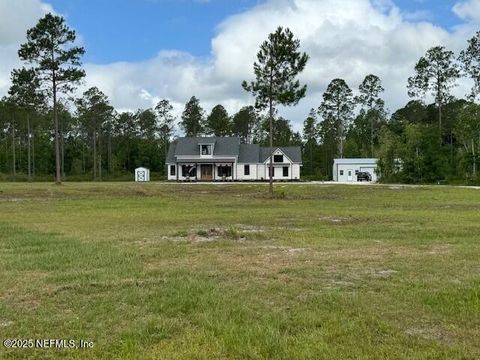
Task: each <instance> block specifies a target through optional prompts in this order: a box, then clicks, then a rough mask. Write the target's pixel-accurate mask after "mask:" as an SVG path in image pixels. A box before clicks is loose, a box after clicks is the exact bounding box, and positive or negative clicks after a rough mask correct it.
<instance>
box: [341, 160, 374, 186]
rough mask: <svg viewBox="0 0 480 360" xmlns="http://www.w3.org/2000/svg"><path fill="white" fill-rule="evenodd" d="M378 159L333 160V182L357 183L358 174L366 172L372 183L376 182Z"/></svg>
mask: <svg viewBox="0 0 480 360" xmlns="http://www.w3.org/2000/svg"><path fill="white" fill-rule="evenodd" d="M377 162H378V159H335V160H334V161H333V181H338V182H357V181H358V179H357V175H358V173H359V172H367V173H369V174H370V175H371V177H372V182H376V181H377Z"/></svg>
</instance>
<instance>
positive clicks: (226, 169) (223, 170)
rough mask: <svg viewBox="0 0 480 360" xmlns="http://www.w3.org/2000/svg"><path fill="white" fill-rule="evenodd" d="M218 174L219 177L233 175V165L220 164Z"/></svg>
mask: <svg viewBox="0 0 480 360" xmlns="http://www.w3.org/2000/svg"><path fill="white" fill-rule="evenodd" d="M218 176H219V177H224V176H225V177H230V176H232V167H231V166H228V165H226V166H219V167H218Z"/></svg>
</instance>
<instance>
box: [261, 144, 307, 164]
mask: <svg viewBox="0 0 480 360" xmlns="http://www.w3.org/2000/svg"><path fill="white" fill-rule="evenodd" d="M277 149H280V150H282V151H283V153H284V154H285V155H286V156H287V157H288V158H289V159H290V160H292V162H294V163H301V162H302V149H301V148H300V146H288V147H273V151H275V150H277ZM269 155H270V148H269V147H262V148H261V149H260V162H262V163H263V162H265V161H266V160H267V159H268V157H269Z"/></svg>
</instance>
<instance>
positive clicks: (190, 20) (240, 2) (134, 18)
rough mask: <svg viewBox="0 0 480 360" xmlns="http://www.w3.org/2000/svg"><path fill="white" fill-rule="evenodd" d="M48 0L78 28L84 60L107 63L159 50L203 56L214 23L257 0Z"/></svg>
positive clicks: (138, 57) (253, 3)
mask: <svg viewBox="0 0 480 360" xmlns="http://www.w3.org/2000/svg"><path fill="white" fill-rule="evenodd" d="M48 2H49V3H50V4H52V5H53V7H54V9H55V10H56V11H58V12H59V13H61V14H63V15H65V16H66V18H67V21H68V23H69V24H70V25H71V26H73V27H75V28H76V29H77V30H78V32H79V33H81V35H82V37H83V38H84V41H85V46H86V48H87V49H88V51H87V54H86V57H85V61H88V62H95V63H109V62H113V61H138V60H143V59H148V58H151V57H153V56H154V55H155V54H157V52H158V51H159V50H161V49H176V50H183V51H187V52H189V53H190V54H192V55H194V56H208V55H209V53H210V40H211V39H212V38H213V37H214V35H215V31H216V27H217V25H218V24H220V23H221V22H222V20H224V19H225V18H226V17H228V16H229V15H232V14H236V13H239V12H242V11H244V10H246V9H248V8H251V7H252V6H254V5H256V4H257V3H258V2H260V0H115V1H111V0H50V1H48ZM112 4H115V5H114V6H112Z"/></svg>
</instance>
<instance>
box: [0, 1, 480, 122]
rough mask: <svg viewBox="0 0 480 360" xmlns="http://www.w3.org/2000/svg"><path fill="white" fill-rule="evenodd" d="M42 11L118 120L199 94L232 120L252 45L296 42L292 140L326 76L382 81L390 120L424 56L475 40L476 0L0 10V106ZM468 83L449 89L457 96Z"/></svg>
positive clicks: (3, 5)
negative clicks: (60, 27) (301, 87)
mask: <svg viewBox="0 0 480 360" xmlns="http://www.w3.org/2000/svg"><path fill="white" fill-rule="evenodd" d="M47 12H54V13H56V14H59V15H62V16H64V17H65V18H66V21H67V23H68V25H69V26H71V27H72V28H73V29H75V30H76V32H77V36H78V43H79V44H81V45H82V46H84V47H85V49H86V54H85V56H84V57H83V59H82V60H83V64H84V68H85V70H86V72H87V77H86V79H85V82H84V84H82V86H81V87H80V88H79V90H78V93H79V94H81V92H82V91H84V90H86V89H87V88H88V87H90V86H97V87H99V88H100V89H101V90H102V91H104V92H105V93H106V94H107V95H108V96H109V98H110V99H111V102H112V104H113V105H114V106H115V107H116V108H117V109H118V110H119V111H125V110H136V109H138V108H148V107H151V106H153V105H154V104H155V103H156V102H158V101H159V100H160V99H163V98H167V99H169V100H170V101H171V102H172V103H173V104H174V107H175V112H176V113H177V114H178V115H179V114H180V113H181V111H182V109H183V106H184V104H185V103H186V102H187V101H188V100H189V98H190V97H191V96H193V95H195V96H197V97H198V98H199V99H200V101H201V105H202V106H203V107H204V108H205V110H207V111H209V110H210V109H211V108H212V107H213V106H215V105H216V104H218V103H221V104H223V105H224V106H225V107H226V108H227V110H228V111H229V112H230V113H233V112H235V111H238V110H239V109H240V108H241V107H242V106H245V105H249V104H252V103H253V99H252V98H251V96H250V95H249V94H247V93H246V92H245V91H243V90H242V88H241V86H240V83H241V81H242V80H251V79H253V62H254V61H255V55H256V53H257V51H258V47H259V45H260V44H261V42H262V41H264V40H265V39H266V37H267V35H268V34H269V33H270V32H272V31H273V30H274V29H275V28H276V27H277V26H279V25H282V26H287V27H289V28H290V29H291V30H292V31H293V33H294V34H295V35H296V36H297V37H298V38H299V39H300V42H301V45H302V50H303V51H306V52H307V53H308V54H309V55H310V61H309V63H308V64H307V68H306V70H305V71H304V72H303V73H302V75H301V77H300V79H301V81H302V82H303V83H306V84H307V86H308V92H307V96H306V98H305V99H303V100H302V101H301V102H300V103H299V105H298V106H296V107H293V108H281V109H280V114H281V115H283V116H285V117H287V118H288V119H290V120H291V121H292V124H293V125H294V128H295V129H296V130H300V129H301V127H302V123H303V120H304V119H305V117H306V116H307V114H308V112H309V110H310V108H312V107H315V108H316V107H318V105H319V104H320V102H321V100H322V93H323V92H324V90H325V89H326V87H327V85H328V83H329V82H330V81H331V80H332V79H334V78H343V79H345V80H346V81H347V83H348V84H349V85H350V87H351V88H352V89H353V90H354V91H355V90H356V89H357V88H358V85H359V84H360V82H361V81H362V80H363V78H364V77H365V76H366V75H368V74H370V73H373V74H376V75H378V76H380V78H381V79H382V81H383V85H384V87H385V93H384V98H385V100H386V104H387V107H388V108H389V110H390V112H392V111H394V110H396V109H397V108H399V107H401V106H403V105H404V104H405V103H406V102H407V101H408V100H409V99H408V95H407V91H406V83H407V79H408V77H409V76H411V75H412V74H413V67H414V65H415V62H416V61H417V60H418V59H419V58H420V56H422V55H423V54H424V53H425V51H426V50H427V49H428V48H430V47H432V46H436V45H444V46H446V47H448V48H449V49H451V50H453V51H455V52H456V53H458V52H459V51H460V50H461V49H463V48H464V47H466V44H467V40H468V39H469V38H471V37H472V36H473V35H474V34H475V32H476V31H478V30H480V0H341V1H339V0H115V1H114V0H0V96H3V95H5V94H6V93H7V91H8V87H9V85H10V84H9V77H10V72H11V70H12V68H14V67H18V66H21V65H22V64H21V62H20V61H19V60H18V56H17V51H18V48H19V46H20V44H21V43H23V42H24V41H25V34H26V31H27V29H28V28H30V27H32V26H34V25H35V23H36V22H37V21H38V19H39V18H40V17H41V16H43V15H44V14H45V13H47ZM469 86H470V84H469V83H468V81H466V80H462V81H460V82H459V84H458V86H457V88H456V89H455V90H454V91H455V95H457V96H463V95H464V94H465V93H467V92H468V87H469Z"/></svg>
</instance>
